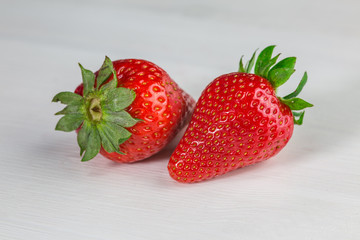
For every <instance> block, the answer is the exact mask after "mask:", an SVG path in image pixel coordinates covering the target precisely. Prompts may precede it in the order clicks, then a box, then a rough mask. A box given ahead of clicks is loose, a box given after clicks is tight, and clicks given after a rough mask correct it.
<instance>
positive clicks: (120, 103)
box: [104, 88, 136, 112]
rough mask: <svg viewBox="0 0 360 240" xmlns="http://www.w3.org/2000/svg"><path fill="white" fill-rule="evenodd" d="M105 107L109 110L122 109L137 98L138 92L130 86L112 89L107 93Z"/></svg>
mask: <svg viewBox="0 0 360 240" xmlns="http://www.w3.org/2000/svg"><path fill="white" fill-rule="evenodd" d="M104 94H105V104H104V108H105V109H107V110H109V111H114V112H117V111H120V110H123V109H124V108H126V107H128V106H129V105H130V104H131V103H132V102H133V101H134V99H135V97H136V94H135V92H134V91H133V90H131V89H128V88H116V89H110V90H109V91H106V92H105V93H104Z"/></svg>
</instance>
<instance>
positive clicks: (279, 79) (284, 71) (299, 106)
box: [239, 45, 313, 125]
mask: <svg viewBox="0 0 360 240" xmlns="http://www.w3.org/2000/svg"><path fill="white" fill-rule="evenodd" d="M274 48H275V46H274V45H273V46H268V47H266V48H265V49H264V50H262V51H261V52H260V54H259V56H258V57H257V59H256V51H255V53H254V54H253V55H252V57H251V59H250V60H249V61H248V62H247V63H246V65H245V66H244V64H243V60H242V59H243V57H241V59H240V62H239V72H241V73H250V72H251V70H252V68H253V66H254V65H255V68H254V74H255V75H258V76H260V77H263V78H265V79H267V80H268V81H269V82H270V83H271V85H272V86H273V88H274V90H275V92H276V89H277V88H278V87H280V86H281V85H283V84H284V83H286V82H287V80H289V78H290V77H291V75H292V74H293V73H294V72H295V69H294V67H295V63H296V58H295V57H288V58H285V59H283V60H281V61H279V62H277V59H278V58H279V56H280V54H278V55H276V56H275V57H272V54H273V50H274ZM255 60H256V61H255ZM276 62H277V63H276ZM307 78H308V76H307V73H306V72H305V73H304V75H303V77H302V79H301V81H300V83H299V85H298V87H297V88H296V90H295V91H294V92H292V93H290V94H288V95H287V96H285V97H278V98H279V99H280V101H281V102H283V103H284V104H286V105H287V106H289V108H290V109H291V111H292V113H293V116H294V124H297V125H301V124H302V123H303V119H304V114H305V110H304V109H305V108H308V107H312V106H313V105H312V104H311V103H308V102H306V101H305V100H303V99H301V98H297V96H298V95H299V94H300V92H301V90H302V89H303V88H304V86H305V84H306V82H307Z"/></svg>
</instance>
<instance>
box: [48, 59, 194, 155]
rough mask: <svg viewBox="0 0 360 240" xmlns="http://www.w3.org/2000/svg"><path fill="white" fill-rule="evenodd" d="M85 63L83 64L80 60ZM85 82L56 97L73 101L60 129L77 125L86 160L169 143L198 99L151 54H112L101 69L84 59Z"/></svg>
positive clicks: (151, 152) (135, 152)
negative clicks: (125, 56)
mask: <svg viewBox="0 0 360 240" xmlns="http://www.w3.org/2000/svg"><path fill="white" fill-rule="evenodd" d="M79 65H80V64H79ZM80 68H81V73H82V78H83V83H82V84H80V85H79V86H78V87H77V88H76V90H75V93H73V92H60V93H58V94H56V96H55V97H54V98H53V100H52V101H53V102H61V103H63V104H66V105H67V106H66V107H65V108H64V109H63V110H61V111H59V112H57V113H56V115H64V116H63V117H62V118H61V119H60V120H59V122H58V123H57V125H56V130H60V131H65V132H71V131H76V132H77V133H78V135H77V141H78V145H79V147H80V156H82V161H88V160H90V159H92V158H94V157H95V156H96V155H97V154H98V153H99V152H100V153H101V154H102V155H104V156H105V157H107V158H109V159H111V160H113V161H116V162H134V161H139V160H143V159H145V158H148V157H150V156H152V155H154V154H155V153H157V152H159V151H160V150H161V149H163V148H164V147H165V146H166V144H167V143H169V142H170V141H171V140H172V139H173V138H174V136H175V135H176V134H177V133H178V131H179V130H180V129H181V128H182V127H183V126H185V125H186V124H187V123H188V120H189V118H190V116H191V113H192V111H193V108H194V105H195V101H194V99H193V98H192V97H191V96H190V95H188V94H187V93H186V92H184V91H183V90H182V89H181V88H180V87H179V86H178V85H177V84H176V83H175V82H174V81H173V80H172V79H171V78H170V77H169V75H168V74H167V73H166V72H165V71H164V70H163V69H161V68H160V67H158V66H157V65H155V64H154V63H151V62H149V61H145V60H139V59H124V60H117V61H114V62H112V61H111V60H110V59H109V58H108V57H106V58H105V61H104V63H103V65H102V67H101V68H100V70H99V71H97V72H96V73H93V72H91V71H90V70H87V69H85V68H83V67H82V66H81V65H80Z"/></svg>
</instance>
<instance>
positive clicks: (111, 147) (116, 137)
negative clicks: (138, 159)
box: [98, 122, 131, 153]
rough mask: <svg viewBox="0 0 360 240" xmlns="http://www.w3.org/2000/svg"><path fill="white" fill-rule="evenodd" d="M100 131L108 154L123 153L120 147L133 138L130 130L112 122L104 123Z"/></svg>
mask: <svg viewBox="0 0 360 240" xmlns="http://www.w3.org/2000/svg"><path fill="white" fill-rule="evenodd" d="M98 129H99V132H100V135H101V140H102V144H103V147H104V149H105V150H106V151H107V152H118V153H121V152H120V151H119V145H120V144H122V143H123V142H125V141H126V140H127V139H129V138H130V137H131V133H130V132H129V131H128V130H126V129H125V128H123V127H121V126H119V125H117V124H115V123H112V122H106V123H105V122H103V123H102V124H100V125H99V127H98Z"/></svg>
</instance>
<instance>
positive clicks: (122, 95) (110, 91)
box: [52, 57, 141, 161]
mask: <svg viewBox="0 0 360 240" xmlns="http://www.w3.org/2000/svg"><path fill="white" fill-rule="evenodd" d="M79 66H80V68H81V74H82V79H83V87H84V89H83V96H80V95H78V94H76V93H73V92H60V93H58V94H56V95H55V97H54V98H53V100H52V101H53V102H61V103H63V104H66V105H67V106H66V107H65V108H64V109H63V110H61V111H59V112H57V113H56V114H55V115H64V116H63V117H62V118H60V120H59V122H58V123H57V125H56V128H55V130H59V131H65V132H71V131H74V130H76V129H78V128H80V127H81V128H80V130H79V132H78V136H77V141H78V144H79V147H80V156H83V157H82V160H81V161H88V160H90V159H92V158H94V157H95V156H96V155H97V154H98V153H99V152H100V148H101V146H102V147H103V148H104V149H105V150H106V151H107V152H110V153H111V152H117V153H120V154H124V153H122V152H120V150H119V145H120V144H122V143H124V142H125V141H126V140H127V139H129V138H130V136H131V133H130V132H129V131H128V130H126V129H125V128H127V127H132V126H134V125H135V124H136V123H137V122H139V121H141V120H139V119H135V118H133V117H132V116H131V115H130V114H129V113H128V112H126V110H125V109H126V108H127V107H128V106H129V105H130V104H131V103H132V102H133V101H134V99H135V97H136V95H135V92H134V91H133V90H130V89H127V88H121V87H119V88H118V87H117V83H118V79H117V76H116V72H115V69H114V66H113V64H112V61H111V60H110V59H109V58H108V57H106V58H105V61H104V63H103V65H102V67H101V69H100V71H99V73H98V76H97V77H96V81H95V74H94V73H93V72H91V71H90V70H87V69H85V68H83V67H82V66H81V64H79ZM111 76H112V77H113V79H111V80H110V81H108V82H107V83H106V81H107V80H109V78H110V77H111ZM105 83H106V84H105Z"/></svg>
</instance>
